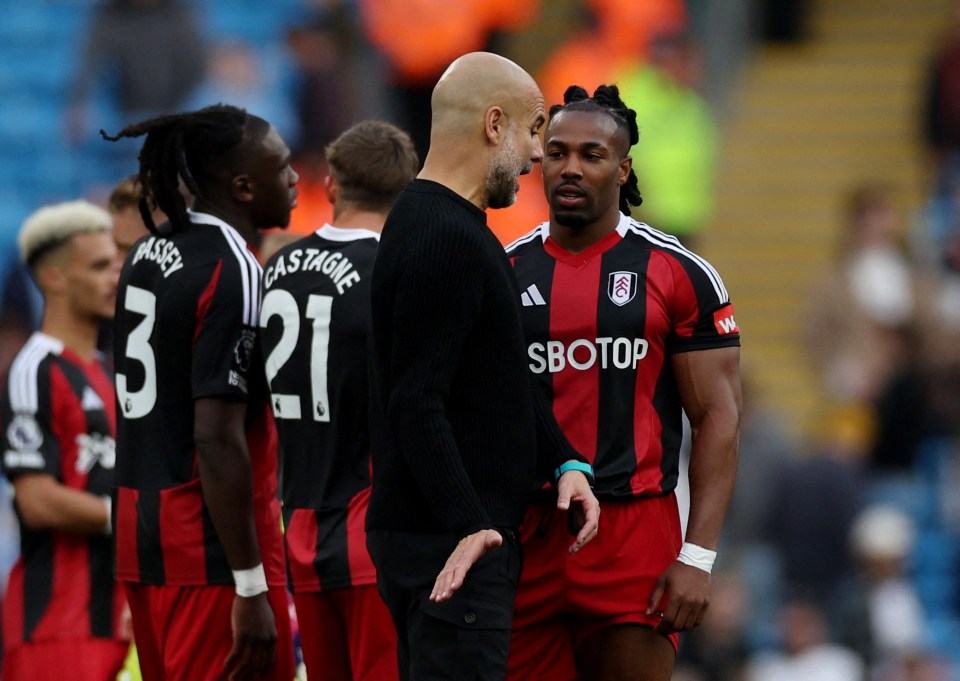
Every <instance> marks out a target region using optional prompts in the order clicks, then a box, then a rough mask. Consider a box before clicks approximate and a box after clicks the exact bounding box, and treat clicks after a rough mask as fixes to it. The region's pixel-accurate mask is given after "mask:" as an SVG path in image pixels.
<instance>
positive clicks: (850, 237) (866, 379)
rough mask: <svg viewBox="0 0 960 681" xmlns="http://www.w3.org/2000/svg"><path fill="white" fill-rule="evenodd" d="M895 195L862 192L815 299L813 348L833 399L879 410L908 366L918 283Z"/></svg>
mask: <svg viewBox="0 0 960 681" xmlns="http://www.w3.org/2000/svg"><path fill="white" fill-rule="evenodd" d="M902 228H903V224H902V219H901V215H900V214H899V213H898V211H897V209H896V208H895V207H894V205H893V202H892V198H891V190H890V188H889V187H887V186H885V185H882V184H874V183H866V184H863V185H860V186H858V187H856V188H855V189H854V190H853V191H852V192H850V195H849V197H848V199H847V205H846V212H845V214H844V224H843V228H842V232H841V234H840V247H839V250H838V253H837V257H836V259H835V260H834V261H833V263H832V265H831V266H830V270H829V271H828V272H826V273H825V274H824V275H823V276H822V277H821V278H820V280H819V284H818V287H817V289H816V291H814V292H813V293H812V295H811V297H810V300H811V304H812V309H811V310H810V314H809V322H808V323H807V325H806V328H807V329H809V336H808V338H807V347H808V348H809V350H810V353H809V356H810V359H811V361H812V362H813V363H814V365H815V366H816V368H817V369H818V370H819V371H820V375H821V377H822V383H823V385H824V387H825V388H826V390H827V393H828V395H829V396H830V397H832V398H834V399H836V400H838V401H841V402H852V403H854V404H864V405H873V404H874V403H875V402H876V400H877V399H878V398H879V397H880V396H881V395H882V394H883V393H884V391H885V390H886V389H887V386H888V385H889V382H890V380H891V378H892V377H893V375H894V373H895V372H896V371H897V369H898V367H900V366H902V365H903V364H904V362H905V361H906V359H907V352H906V345H905V337H904V333H903V332H904V330H905V329H906V328H908V326H909V324H910V322H911V321H912V320H913V318H914V313H915V310H916V306H915V282H914V274H913V270H912V267H911V264H910V262H909V260H908V258H907V255H906V252H905V249H904V247H903V244H902V238H901V237H902Z"/></svg>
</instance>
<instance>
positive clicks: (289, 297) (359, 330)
mask: <svg viewBox="0 0 960 681" xmlns="http://www.w3.org/2000/svg"><path fill="white" fill-rule="evenodd" d="M379 236H380V235H379V234H377V233H375V232H371V231H368V230H364V229H338V228H336V227H333V226H331V225H324V226H323V227H322V228H321V229H319V230H317V231H316V232H315V233H313V234H311V235H310V236H307V237H305V238H304V239H301V240H300V241H297V242H296V243H293V244H290V245H289V246H287V247H285V248H283V249H281V250H280V251H278V252H277V253H276V254H275V255H274V256H273V257H272V258H271V259H270V260H269V261H268V262H267V263H266V265H265V267H264V278H263V289H264V293H263V306H262V308H261V312H260V327H261V336H262V338H263V352H264V357H265V359H266V370H267V380H268V382H269V385H270V391H271V405H272V407H273V415H274V418H275V419H276V423H277V431H278V434H279V436H280V462H281V468H280V489H281V498H282V499H283V518H284V527H285V535H284V536H285V539H286V544H287V558H288V566H289V571H290V584H291V586H292V588H293V590H294V591H296V592H307V591H318V590H321V589H337V588H342V587H348V586H361V585H368V584H375V583H376V571H375V570H374V567H373V562H372V561H371V560H370V556H369V554H368V553H367V549H366V534H365V532H364V527H363V523H364V518H365V516H366V511H367V505H368V502H369V499H370V436H369V432H368V430H369V429H368V412H369V401H370V393H369V387H368V382H367V330H368V328H369V326H370V321H369V317H370V272H371V271H372V270H373V261H374V259H375V257H376V253H377V243H378V240H379Z"/></svg>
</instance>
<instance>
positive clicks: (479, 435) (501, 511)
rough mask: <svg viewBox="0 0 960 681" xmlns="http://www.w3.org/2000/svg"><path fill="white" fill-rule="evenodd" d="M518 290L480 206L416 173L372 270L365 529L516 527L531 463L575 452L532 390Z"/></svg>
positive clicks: (545, 463) (532, 477) (550, 463)
mask: <svg viewBox="0 0 960 681" xmlns="http://www.w3.org/2000/svg"><path fill="white" fill-rule="evenodd" d="M519 298H520V293H519V291H518V289H517V285H516V282H515V280H514V277H513V272H512V270H511V267H510V263H509V261H508V260H507V256H506V254H505V253H504V251H503V247H502V246H501V245H500V242H499V241H498V240H497V238H496V237H495V236H494V235H493V233H492V232H491V231H490V230H489V229H488V228H487V224H486V214H485V213H484V212H483V211H481V210H480V209H478V208H477V207H476V206H474V205H473V204H472V203H470V202H469V201H467V200H466V199H464V198H462V197H461V196H459V195H457V194H456V193H454V192H452V191H450V190H449V189H447V188H446V187H444V186H443V185H440V184H437V183H435V182H430V181H427V180H415V181H414V182H413V183H412V184H411V185H410V186H409V187H408V188H407V189H406V190H405V191H404V192H403V194H401V196H400V198H399V200H398V201H397V203H396V205H395V206H394V208H393V210H392V211H391V213H390V216H389V218H388V219H387V222H386V225H385V226H384V229H383V235H382V238H381V241H380V248H379V251H378V254H377V260H376V265H375V266H374V271H373V279H372V334H371V362H370V367H371V368H370V371H371V386H370V388H371V402H372V405H371V431H372V432H371V439H372V449H373V451H372V455H373V490H372V496H371V499H370V508H369V511H368V513H367V529H370V530H378V529H387V530H400V531H407V532H453V533H457V534H459V535H460V536H465V535H467V534H470V533H472V532H475V531H477V530H480V529H485V528H494V527H495V528H516V527H518V526H519V524H520V522H521V520H522V518H523V513H524V509H525V507H526V505H527V502H528V500H529V498H530V492H531V490H532V489H533V488H534V487H535V483H536V480H537V475H538V470H539V471H540V472H541V473H542V472H543V471H545V470H547V469H549V468H551V467H555V466H556V465H559V463H560V462H562V461H566V460H569V459H571V458H578V459H579V458H580V457H579V456H578V455H577V454H576V453H575V452H574V451H573V449H572V448H571V446H570V444H569V442H567V440H566V438H565V437H564V436H563V435H562V433H561V432H560V430H559V428H558V426H557V424H556V421H555V420H554V419H553V416H552V414H551V413H550V410H549V407H548V406H547V403H546V400H544V399H542V398H538V399H534V392H533V389H532V384H531V381H530V378H529V372H528V370H527V361H526V349H525V345H524V341H523V329H522V328H521V325H520V314H519V308H518V305H519ZM538 447H539V454H538ZM538 463H539V464H540V465H539V466H538Z"/></svg>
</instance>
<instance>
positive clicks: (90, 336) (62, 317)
mask: <svg viewBox="0 0 960 681" xmlns="http://www.w3.org/2000/svg"><path fill="white" fill-rule="evenodd" d="M98 331H99V325H98V324H97V322H96V321H95V320H93V319H90V318H88V317H80V316H78V315H76V314H71V313H69V312H66V311H59V310H56V309H50V308H48V309H47V311H46V312H44V315H43V323H41V325H40V332H41V333H44V334H46V335H48V336H50V337H51V338H56V339H57V340H58V341H60V342H61V343H63V345H64V347H65V348H67V349H69V350H70V351H71V352H73V353H74V354H75V355H77V356H78V357H80V358H81V359H82V360H84V361H85V362H92V361H93V359H94V357H95V356H96V352H97V333H98Z"/></svg>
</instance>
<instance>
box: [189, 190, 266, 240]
mask: <svg viewBox="0 0 960 681" xmlns="http://www.w3.org/2000/svg"><path fill="white" fill-rule="evenodd" d="M193 210H194V211H196V212H198V213H206V214H207V215H213V216H214V217H218V218H220V219H221V220H223V221H224V222H226V223H227V224H228V225H230V226H231V227H233V228H234V229H235V230H237V232H238V233H239V234H240V236H242V237H243V239H244V241H246V242H247V243H248V244H252V243H254V241H255V239H254V237H255V236H256V231H257V230H256V229H255V228H254V227H253V225H252V224H250V220H249V219H248V218H247V216H246V215H244V214H243V213H242V212H240V211H236V212H233V211H230V210H224V209H223V208H222V207H220V206H218V205H214V204H213V203H211V202H210V201H203V200H201V199H197V200H196V201H195V202H194V204H193Z"/></svg>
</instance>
